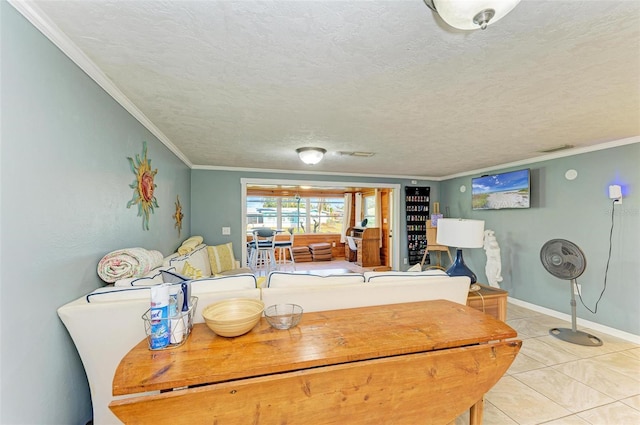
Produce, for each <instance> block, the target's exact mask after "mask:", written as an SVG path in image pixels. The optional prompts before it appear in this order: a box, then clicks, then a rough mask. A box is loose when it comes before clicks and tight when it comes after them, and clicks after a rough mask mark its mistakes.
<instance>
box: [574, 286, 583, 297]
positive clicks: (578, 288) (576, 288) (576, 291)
mask: <svg viewBox="0 0 640 425" xmlns="http://www.w3.org/2000/svg"><path fill="white" fill-rule="evenodd" d="M573 293H574V294H576V295H580V294H582V285H580V284H579V283H576V284H575V285H574V286H573Z"/></svg>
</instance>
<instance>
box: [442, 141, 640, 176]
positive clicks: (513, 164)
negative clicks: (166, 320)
mask: <svg viewBox="0 0 640 425" xmlns="http://www.w3.org/2000/svg"><path fill="white" fill-rule="evenodd" d="M634 143H640V136H633V137H627V138H625V139H619V140H614V141H612V142H606V143H599V144H597V145H592V146H587V147H584V148H573V149H567V150H563V151H559V152H555V153H550V154H548V155H541V156H537V157H535V158H527V159H523V160H520V161H515V162H509V163H507V164H500V165H495V166H492V167H487V168H479V169H477V170H471V171H464V172H462V173H457V174H451V175H449V176H444V177H439V178H438V179H437V181H444V180H450V179H455V178H458V177H465V176H470V175H474V174H482V173H486V172H487V171H495V170H500V169H503V168H510V167H519V166H522V165H529V164H535V163H536V162H543V161H550V160H552V159H558V158H564V157H567V156H574V155H580V154H583V153H588V152H597V151H601V150H605V149H611V148H617V147H620V146H625V145H631V144H634Z"/></svg>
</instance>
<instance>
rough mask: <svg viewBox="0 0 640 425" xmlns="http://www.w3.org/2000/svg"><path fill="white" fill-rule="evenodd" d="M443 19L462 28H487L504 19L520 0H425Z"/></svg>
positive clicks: (455, 26)
mask: <svg viewBox="0 0 640 425" xmlns="http://www.w3.org/2000/svg"><path fill="white" fill-rule="evenodd" d="M424 2H425V4H426V5H427V7H429V9H431V10H433V11H434V12H436V13H438V15H440V17H441V18H442V20H444V21H445V22H446V23H447V24H449V25H451V26H452V27H454V28H458V29H461V30H476V29H478V28H481V29H485V28H487V25H489V23H491V24H493V23H495V22H498V21H499V20H500V19H502V18H503V17H504V16H505V15H506V14H507V13H509V12H511V10H512V9H513V8H514V7H516V5H517V4H518V3H520V0H424Z"/></svg>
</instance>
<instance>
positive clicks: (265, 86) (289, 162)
mask: <svg viewBox="0 0 640 425" xmlns="http://www.w3.org/2000/svg"><path fill="white" fill-rule="evenodd" d="M35 4H36V6H37V8H39V9H40V11H41V12H42V13H43V14H44V15H43V16H46V17H48V19H50V20H51V21H52V22H54V23H55V25H57V27H58V28H59V30H61V31H62V32H64V33H65V34H66V36H67V37H69V38H70V39H71V41H72V42H73V43H74V44H75V45H76V46H77V47H78V48H79V49H80V50H82V51H83V52H84V53H85V54H86V55H87V56H88V57H89V58H90V59H91V60H92V61H93V62H94V63H95V64H96V65H97V66H98V67H99V68H100V69H101V70H102V71H103V73H104V74H106V76H107V77H108V78H109V79H110V80H111V81H112V82H113V83H114V84H115V86H117V87H118V88H119V89H120V90H121V91H122V93H124V95H125V96H126V97H127V98H128V99H129V100H130V101H131V102H132V103H133V104H134V105H135V106H136V107H137V108H138V109H139V110H140V111H141V112H142V113H143V114H144V115H145V116H146V117H147V118H148V119H149V121H150V122H152V123H153V124H154V125H155V126H156V127H157V128H158V129H159V130H160V131H161V132H162V133H163V134H164V135H165V136H166V138H167V139H168V140H169V141H170V143H171V144H173V145H175V147H177V148H178V150H179V151H181V152H182V154H183V155H184V157H186V158H188V161H189V162H191V164H193V165H194V166H216V167H241V168H256V169H277V170H307V171H310V170H313V171H322V172H334V173H341V174H342V173H358V174H375V175H381V174H383V175H392V176H429V177H442V176H447V175H453V174H457V173H462V172H465V171H470V170H478V169H483V168H489V167H492V166H496V165H500V164H505V163H510V162H514V161H519V160H524V159H528V158H534V157H537V156H540V155H542V154H541V153H540V152H539V151H541V150H544V149H549V148H553V147H556V146H560V145H565V144H570V145H575V146H576V147H577V148H582V147H589V146H593V145H597V144H601V143H605V142H611V141H616V140H620V139H624V138H627V137H632V136H638V135H640V1H612V0H599V1H578V0H570V1H559V0H555V1H538V0H529V1H527V0H523V1H522V2H521V3H520V4H519V5H518V6H516V8H515V9H514V10H513V11H512V12H511V13H510V14H509V15H507V16H506V17H505V18H503V19H502V20H501V21H500V22H498V23H496V24H495V25H493V26H489V28H488V29H487V30H485V31H471V32H467V31H458V30H454V29H452V28H449V27H447V26H446V24H444V23H443V22H442V21H441V20H440V18H439V17H438V16H437V15H434V13H432V12H431V10H429V9H428V8H427V7H426V6H425V4H424V3H423V1H421V0H407V1H270V2H263V1H102V0H91V1H36V2H35ZM36 10H37V9H36ZM301 146H320V147H324V148H325V149H327V151H328V153H327V155H326V157H325V159H324V160H323V161H322V162H321V163H320V164H317V165H315V166H307V165H304V164H302V163H301V162H300V161H299V160H298V159H297V156H296V153H295V149H296V148H298V147H301ZM339 151H366V152H374V153H375V155H374V156H373V157H370V158H360V157H352V156H341V155H339V154H338V152H339Z"/></svg>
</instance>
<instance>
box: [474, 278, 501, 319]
mask: <svg viewBox="0 0 640 425" xmlns="http://www.w3.org/2000/svg"><path fill="white" fill-rule="evenodd" d="M507 295H509V293H508V292H507V291H505V290H504V289H500V288H494V287H492V286H487V285H482V284H480V290H479V291H473V292H469V297H468V298H467V305H468V306H469V307H471V308H475V309H476V310H480V311H482V312H484V313H487V314H489V315H491V316H493V317H495V318H496V319H498V320H502V321H503V322H504V321H506V320H507Z"/></svg>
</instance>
